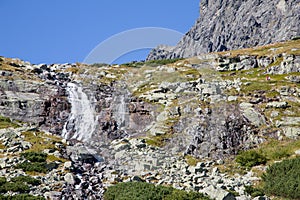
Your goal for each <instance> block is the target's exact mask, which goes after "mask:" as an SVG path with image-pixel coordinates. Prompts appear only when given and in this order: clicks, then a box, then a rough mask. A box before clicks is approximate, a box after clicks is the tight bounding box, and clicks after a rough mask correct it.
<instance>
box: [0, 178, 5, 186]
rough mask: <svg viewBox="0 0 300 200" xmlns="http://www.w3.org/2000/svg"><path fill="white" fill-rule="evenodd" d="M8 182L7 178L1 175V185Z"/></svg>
mask: <svg viewBox="0 0 300 200" xmlns="http://www.w3.org/2000/svg"><path fill="white" fill-rule="evenodd" d="M4 183H6V178H5V177H0V186H1V185H3V184H4Z"/></svg>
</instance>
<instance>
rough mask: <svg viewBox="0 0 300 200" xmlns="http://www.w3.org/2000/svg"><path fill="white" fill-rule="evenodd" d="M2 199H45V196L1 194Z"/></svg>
mask: <svg viewBox="0 0 300 200" xmlns="http://www.w3.org/2000/svg"><path fill="white" fill-rule="evenodd" d="M0 199H1V200H45V198H44V197H38V196H33V195H30V194H17V195H14V196H4V195H0Z"/></svg>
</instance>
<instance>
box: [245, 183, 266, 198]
mask: <svg viewBox="0 0 300 200" xmlns="http://www.w3.org/2000/svg"><path fill="white" fill-rule="evenodd" d="M245 192H246V193H247V194H249V195H250V196H251V197H253V198H254V197H258V196H264V195H265V193H264V191H263V189H261V188H256V187H253V186H245Z"/></svg>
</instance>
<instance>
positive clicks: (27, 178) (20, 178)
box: [11, 176, 41, 186]
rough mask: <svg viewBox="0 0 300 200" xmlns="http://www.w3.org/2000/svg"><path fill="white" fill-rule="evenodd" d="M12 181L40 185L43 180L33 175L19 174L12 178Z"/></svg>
mask: <svg viewBox="0 0 300 200" xmlns="http://www.w3.org/2000/svg"><path fill="white" fill-rule="evenodd" d="M11 181H12V182H20V183H28V184H30V185H35V186H37V185H40V184H41V181H40V180H37V179H35V178H33V177H31V176H18V177H15V178H12V179H11Z"/></svg>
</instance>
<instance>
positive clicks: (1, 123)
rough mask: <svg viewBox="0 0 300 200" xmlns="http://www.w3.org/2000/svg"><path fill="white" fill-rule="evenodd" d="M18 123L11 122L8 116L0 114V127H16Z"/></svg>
mask: <svg viewBox="0 0 300 200" xmlns="http://www.w3.org/2000/svg"><path fill="white" fill-rule="evenodd" d="M18 127H19V125H17V124H16V123H14V122H12V121H11V120H10V119H9V118H7V117H3V116H0V129H5V128H18Z"/></svg>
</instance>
